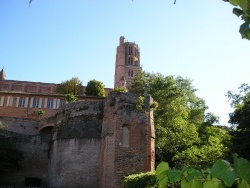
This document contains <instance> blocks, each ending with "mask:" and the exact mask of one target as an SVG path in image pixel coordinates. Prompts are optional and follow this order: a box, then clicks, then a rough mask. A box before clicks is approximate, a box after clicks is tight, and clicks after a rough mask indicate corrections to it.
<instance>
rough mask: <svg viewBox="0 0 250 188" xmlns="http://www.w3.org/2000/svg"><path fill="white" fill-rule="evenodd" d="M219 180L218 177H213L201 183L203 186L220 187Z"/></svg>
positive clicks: (207, 187)
mask: <svg viewBox="0 0 250 188" xmlns="http://www.w3.org/2000/svg"><path fill="white" fill-rule="evenodd" d="M220 185H221V182H220V181H219V180H218V179H216V178H215V179H213V180H211V181H206V182H204V184H203V188H220Z"/></svg>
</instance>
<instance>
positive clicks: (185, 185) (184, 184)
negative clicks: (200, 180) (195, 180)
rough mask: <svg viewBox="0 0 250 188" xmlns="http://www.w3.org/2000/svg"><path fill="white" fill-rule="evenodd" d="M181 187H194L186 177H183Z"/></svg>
mask: <svg viewBox="0 0 250 188" xmlns="http://www.w3.org/2000/svg"><path fill="white" fill-rule="evenodd" d="M181 188H192V182H188V181H186V180H185V179H183V180H182V181H181ZM201 188H202V187H201Z"/></svg>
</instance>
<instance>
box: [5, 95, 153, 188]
mask: <svg viewBox="0 0 250 188" xmlns="http://www.w3.org/2000/svg"><path fill="white" fill-rule="evenodd" d="M151 100H152V99H151V98H150V97H145V99H144V101H143V107H142V108H141V109H139V108H138V107H137V105H138V101H139V96H138V95H136V94H131V93H112V94H110V95H109V96H108V97H107V98H106V99H99V100H88V101H79V102H75V103H70V104H66V105H64V106H63V107H61V108H60V109H58V111H57V113H56V114H55V115H54V116H51V117H48V118H44V119H42V120H34V119H27V118H26V119H24V118H11V117H0V121H1V122H2V123H3V124H6V125H8V128H7V132H5V134H6V135H7V136H8V137H9V138H10V139H12V141H13V142H14V143H15V144H16V146H17V147H18V148H19V149H20V150H21V151H23V153H24V156H25V158H24V160H23V161H22V164H21V168H20V169H19V170H18V171H15V172H12V173H11V174H9V175H8V176H7V177H5V178H4V180H5V181H3V182H0V184H5V185H15V186H24V180H25V177H37V178H40V179H42V186H50V187H122V182H121V180H122V178H123V176H125V175H129V174H131V173H139V172H146V171H150V170H154V124H153V112H152V110H151V109H150V102H151ZM20 124H22V126H20ZM23 127H25V128H23Z"/></svg>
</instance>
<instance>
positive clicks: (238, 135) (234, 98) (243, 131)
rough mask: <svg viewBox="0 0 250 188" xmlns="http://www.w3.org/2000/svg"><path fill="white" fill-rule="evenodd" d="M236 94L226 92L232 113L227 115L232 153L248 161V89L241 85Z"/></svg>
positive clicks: (249, 88)
mask: <svg viewBox="0 0 250 188" xmlns="http://www.w3.org/2000/svg"><path fill="white" fill-rule="evenodd" d="M238 90H239V91H238V92H232V91H228V94H227V96H228V99H229V100H230V101H231V106H232V107H233V108H234V111H233V112H232V113H230V114H229V123H230V124H231V125H232V130H233V132H232V135H233V139H232V143H233V145H232V151H233V152H236V153H238V154H239V155H240V156H241V157H244V158H246V159H248V160H250V136H249V135H250V87H249V85H248V84H242V85H241V86H240V87H238Z"/></svg>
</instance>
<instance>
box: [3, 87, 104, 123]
mask: <svg viewBox="0 0 250 188" xmlns="http://www.w3.org/2000/svg"><path fill="white" fill-rule="evenodd" d="M77 98H78V100H79V101H81V100H99V99H103V98H102V97H90V96H77ZM64 104H67V101H65V95H63V94H41V93H22V92H9V91H0V116H6V117H19V118H33V119H40V118H41V117H39V115H38V113H37V110H39V109H42V110H44V111H45V113H44V115H43V116H42V118H46V117H50V116H53V115H54V114H55V113H56V112H57V110H58V108H60V107H61V106H63V105H64Z"/></svg>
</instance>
